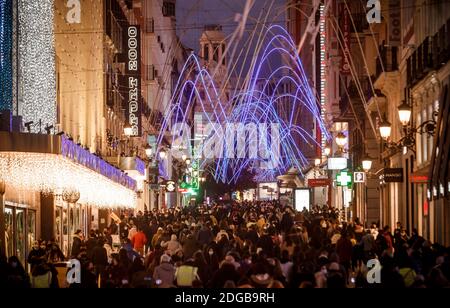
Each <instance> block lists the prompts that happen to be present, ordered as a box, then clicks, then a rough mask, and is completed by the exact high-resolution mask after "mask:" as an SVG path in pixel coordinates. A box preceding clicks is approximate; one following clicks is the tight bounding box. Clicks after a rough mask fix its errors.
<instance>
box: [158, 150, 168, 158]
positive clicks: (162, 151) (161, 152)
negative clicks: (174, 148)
mask: <svg viewBox="0 0 450 308" xmlns="http://www.w3.org/2000/svg"><path fill="white" fill-rule="evenodd" d="M166 156H167V153H166V152H165V151H164V150H161V151H159V158H160V159H165V158H166Z"/></svg>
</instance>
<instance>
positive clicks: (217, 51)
mask: <svg viewBox="0 0 450 308" xmlns="http://www.w3.org/2000/svg"><path fill="white" fill-rule="evenodd" d="M213 49H214V55H213V60H214V61H216V62H219V45H218V44H214V46H213Z"/></svg>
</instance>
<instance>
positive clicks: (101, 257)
mask: <svg viewBox="0 0 450 308" xmlns="http://www.w3.org/2000/svg"><path fill="white" fill-rule="evenodd" d="M92 263H93V264H94V265H95V266H98V265H104V266H106V265H108V254H107V253H106V249H105V248H104V247H103V246H96V247H95V248H94V250H93V251H92Z"/></svg>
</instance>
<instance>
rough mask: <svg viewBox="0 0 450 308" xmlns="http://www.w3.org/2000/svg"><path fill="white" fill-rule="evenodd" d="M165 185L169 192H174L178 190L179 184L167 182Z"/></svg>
mask: <svg viewBox="0 0 450 308" xmlns="http://www.w3.org/2000/svg"><path fill="white" fill-rule="evenodd" d="M164 185H165V186H166V191H167V192H174V191H175V189H176V188H177V184H176V183H175V182H174V181H167V182H165V183H164Z"/></svg>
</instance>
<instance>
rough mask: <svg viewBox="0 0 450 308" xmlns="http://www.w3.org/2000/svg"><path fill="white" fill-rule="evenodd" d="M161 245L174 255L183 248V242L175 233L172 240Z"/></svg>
mask: <svg viewBox="0 0 450 308" xmlns="http://www.w3.org/2000/svg"><path fill="white" fill-rule="evenodd" d="M161 247H164V248H167V250H168V251H169V253H170V255H171V256H173V255H174V254H175V253H176V252H177V250H178V249H182V248H183V247H182V246H181V244H180V243H179V242H178V241H177V236H176V235H175V234H172V237H171V238H170V241H168V242H165V243H161Z"/></svg>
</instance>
